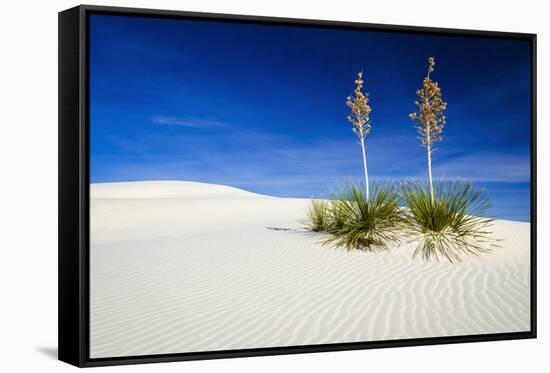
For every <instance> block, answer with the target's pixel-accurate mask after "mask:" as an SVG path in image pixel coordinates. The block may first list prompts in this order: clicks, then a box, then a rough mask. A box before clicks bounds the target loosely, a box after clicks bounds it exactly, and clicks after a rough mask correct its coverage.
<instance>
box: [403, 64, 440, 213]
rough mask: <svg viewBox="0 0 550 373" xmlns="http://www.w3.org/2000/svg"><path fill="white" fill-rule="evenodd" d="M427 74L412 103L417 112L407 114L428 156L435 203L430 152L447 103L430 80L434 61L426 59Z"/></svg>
mask: <svg viewBox="0 0 550 373" xmlns="http://www.w3.org/2000/svg"><path fill="white" fill-rule="evenodd" d="M428 64H429V65H428V74H427V76H426V77H425V78H424V82H423V85H422V88H420V89H418V90H417V91H416V95H417V96H418V98H419V100H416V101H415V102H414V103H415V104H416V106H417V108H418V112H415V113H412V114H409V117H410V118H411V119H412V120H414V121H415V122H416V123H417V127H416V129H417V131H418V133H419V134H420V144H421V145H422V146H425V147H426V151H427V155H428V184H429V188H430V201H431V204H432V205H433V204H434V203H435V196H434V186H433V180H432V151H433V144H434V143H436V142H438V141H441V140H442V136H441V133H442V132H443V127H445V124H446V122H445V115H443V112H444V111H445V109H446V108H447V103H446V102H444V101H443V98H442V95H441V88H440V87H439V84H438V83H437V82H434V81H433V80H432V79H431V78H430V73H432V72H433V71H434V66H435V59H434V57H430V58H428Z"/></svg>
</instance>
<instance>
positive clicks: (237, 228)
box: [90, 181, 530, 358]
mask: <svg viewBox="0 0 550 373" xmlns="http://www.w3.org/2000/svg"><path fill="white" fill-rule="evenodd" d="M306 203H307V200H305V199H291V198H275V197H268V196H262V195H258V194H253V193H249V192H245V191H242V190H239V189H236V188H231V187H227V186H222V185H211V184H200V183H192V182H176V181H174V182H171V181H165V182H162V181H155V182H133V183H111V184H93V185H92V186H91V212H90V215H91V227H90V234H91V245H90V333H91V338H90V354H91V357H92V358H99V357H115V356H128V355H143V354H163V353H182V352H197V351H210V350H231V349H246V348H258V347H279V346H294V345H308V344H325V343H341V342H357V341H376V340H392V339H403V338H419V337H438V336H456V335H472V334H484V333H503V332H519V331H526V330H529V323H530V318H529V304H530V293H529V291H530V290H529V276H530V270H529V261H530V244H529V224H528V223H519V222H511V221H503V220H499V221H496V223H495V226H494V232H495V237H498V238H501V239H503V241H502V242H500V245H501V247H500V248H497V249H496V250H495V251H494V252H493V253H492V254H487V255H483V256H481V257H472V258H467V259H466V260H465V261H464V262H462V263H456V264H450V263H447V262H424V261H422V259H421V258H415V259H413V258H412V251H413V249H414V244H403V245H401V246H400V247H396V248H393V249H392V250H390V251H389V252H377V253H365V252H346V251H345V250H342V249H334V248H331V247H327V246H321V245H320V244H319V237H320V236H319V235H318V234H316V233H311V232H307V231H306V230H305V229H303V226H301V224H300V220H301V219H303V218H304V209H305V206H306Z"/></svg>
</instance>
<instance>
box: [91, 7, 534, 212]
mask: <svg viewBox="0 0 550 373" xmlns="http://www.w3.org/2000/svg"><path fill="white" fill-rule="evenodd" d="M429 56H434V57H435V58H436V67H435V68H436V70H435V72H434V73H433V74H432V77H433V79H434V80H436V81H438V82H439V83H440V86H441V87H442V91H443V94H444V99H445V100H446V101H447V102H448V109H447V111H446V116H447V126H446V127H445V130H444V133H443V142H442V143H440V144H438V146H437V150H436V151H435V152H434V154H433V172H434V175H435V176H436V177H445V178H452V177H460V178H462V179H466V180H471V181H473V182H474V183H475V184H476V185H477V186H479V187H482V188H485V189H486V190H487V192H488V193H489V195H490V197H491V198H492V200H493V203H494V208H493V210H492V213H493V214H494V215H495V216H497V217H500V218H507V219H514V220H524V221H528V220H529V180H530V162H529V154H530V148H529V139H530V100H531V97H530V45H529V43H528V42H527V41H520V40H504V39H489V38H471V37H457V36H434V35H422V34H405V33H397V32H374V31H359V30H341V29H328V28H303V27H293V26H274V25H260V24H241V23H224V22H212V21H189V20H176V19H157V18H145V17H143V18H142V17H129V16H115V15H92V16H91V20H90V139H91V140H90V142H91V150H90V160H91V162H90V163H91V164H90V166H91V170H90V174H91V175H90V177H91V182H92V183H98V182H113V181H137V180H191V181H199V182H209V183H217V184H226V185H232V186H235V187H239V188H242V189H246V190H250V191H253V192H258V193H264V194H269V195H276V196H286V197H312V196H319V195H322V194H324V193H327V192H330V191H331V190H333V189H334V188H335V187H336V186H337V185H338V184H339V183H341V182H343V181H345V180H348V179H350V178H360V177H361V175H362V166H361V151H360V147H359V146H358V144H357V143H356V138H355V137H354V135H353V133H352V131H351V125H350V124H349V122H348V121H347V119H346V116H347V112H348V108H347V107H346V105H345V98H346V97H347V96H348V95H350V94H351V93H352V91H353V88H354V86H353V80H354V79H355V76H356V74H357V72H358V71H361V70H363V71H364V78H365V88H366V90H367V91H368V92H369V93H370V98H371V106H372V108H373V112H372V115H371V119H372V125H373V127H372V130H371V133H370V134H369V136H368V137H367V139H366V142H367V158H368V166H369V176H370V177H371V178H373V179H402V178H419V177H425V176H426V172H427V171H426V153H425V149H424V148H422V147H420V145H419V141H418V139H417V138H416V136H417V135H416V132H415V129H414V123H413V122H412V121H411V120H410V119H409V118H408V114H409V113H411V112H413V111H414V110H415V105H414V100H415V99H416V97H415V91H416V89H417V88H418V87H419V86H420V85H421V83H422V79H423V77H424V75H425V72H426V65H427V58H428V57H429Z"/></svg>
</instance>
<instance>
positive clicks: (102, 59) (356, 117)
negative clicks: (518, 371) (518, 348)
mask: <svg viewBox="0 0 550 373" xmlns="http://www.w3.org/2000/svg"><path fill="white" fill-rule="evenodd" d="M535 42H536V37H535V35H532V34H512V33H502V32H488V31H467V30H451V29H434V28H423V27H405V26H388V25H373V24H358V23H347V22H329V21H315V20H297V19H282V18H266V17H249V16H237V15H221V14H203V13H187V12H174V11H161V10H143V9H127V8H111V7H96V6H79V7H76V8H73V9H69V10H66V11H63V12H61V13H60V14H59V358H60V359H61V360H63V361H65V362H67V363H70V364H73V365H77V366H81V367H86V366H98V365H114V364H130V363H145V362H162V361H176V360H190V359H211V358H223V357H239V356H255V355H267V354H288V353H300V352H321V351H335V350H347V349H366V348H379V347H396V346H412V345H428V344H440V343H458V342H475V341H492V340H502V339H521V338H533V337H535V335H536V284H535V279H536V244H535V237H536V235H535V230H536V211H535V210H536V200H535V190H536V175H535V171H536V168H535V154H536V151H535V136H536V134H535V129H536V126H535V117H536V112H535V110H536V65H535V62H536V51H535Z"/></svg>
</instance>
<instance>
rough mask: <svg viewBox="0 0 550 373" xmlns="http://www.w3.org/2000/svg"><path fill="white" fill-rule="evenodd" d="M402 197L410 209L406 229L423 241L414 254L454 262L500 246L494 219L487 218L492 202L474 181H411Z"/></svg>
mask: <svg viewBox="0 0 550 373" xmlns="http://www.w3.org/2000/svg"><path fill="white" fill-rule="evenodd" d="M430 190H431V191H433V196H432V195H431V192H430ZM401 198H402V200H403V202H404V204H405V205H406V206H407V208H408V209H407V210H406V214H407V215H408V219H407V220H406V221H407V224H406V232H407V234H408V236H409V237H410V238H411V239H414V240H418V241H419V242H418V245H417V247H416V249H415V251H414V255H413V256H418V255H420V256H422V258H423V259H424V260H427V261H429V260H431V259H436V260H438V261H439V260H440V259H447V260H448V261H449V262H451V263H453V262H458V261H461V260H462V259H463V256H464V255H479V254H481V253H485V252H488V251H490V250H491V247H492V246H496V245H495V243H496V240H495V239H493V238H492V232H491V230H490V227H491V225H492V224H493V219H492V218H489V217H485V216H486V214H487V212H488V210H489V208H490V207H491V202H490V200H489V199H488V197H487V196H486V195H485V194H484V192H483V191H482V190H478V189H474V187H473V186H472V184H471V183H467V182H462V181H460V180H457V181H449V182H446V181H437V182H436V183H435V184H434V185H433V189H429V187H428V186H426V183H421V182H415V181H410V182H406V183H404V184H402V186H401ZM432 198H433V200H432Z"/></svg>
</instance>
